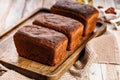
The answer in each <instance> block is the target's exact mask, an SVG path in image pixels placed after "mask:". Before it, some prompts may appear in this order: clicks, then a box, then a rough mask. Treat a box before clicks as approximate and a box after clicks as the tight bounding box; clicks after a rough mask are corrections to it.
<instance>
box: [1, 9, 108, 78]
mask: <svg viewBox="0 0 120 80" xmlns="http://www.w3.org/2000/svg"><path fill="white" fill-rule="evenodd" d="M44 12H49V10H45V9H40V10H39V11H36V12H33V13H35V14H34V15H33V16H32V17H28V18H27V19H25V21H24V20H23V22H21V23H19V25H18V24H16V25H17V26H16V28H14V29H13V30H12V32H10V33H9V34H8V35H7V37H6V38H5V39H4V40H3V42H2V43H0V53H1V54H2V58H0V63H2V64H3V65H4V66H6V67H8V68H10V69H13V70H15V71H17V72H19V73H21V74H23V75H25V76H28V77H30V78H34V79H36V80H58V78H59V77H60V76H61V75H63V73H65V72H66V71H67V70H68V69H69V68H70V67H71V66H72V65H73V64H74V62H75V61H76V60H77V58H78V57H79V55H80V52H81V51H82V49H83V48H84V47H85V44H86V43H87V42H88V41H89V40H90V39H92V38H94V37H96V36H98V35H100V34H102V33H104V32H105V30H106V26H105V25H104V24H103V26H102V27H101V28H100V29H98V30H97V31H96V32H94V33H93V34H90V35H89V36H86V37H84V38H83V39H82V44H81V45H79V46H78V47H77V48H76V49H75V50H73V51H67V53H66V54H67V55H66V56H65V59H64V60H63V61H61V62H60V63H59V64H58V65H55V66H47V65H44V64H41V63H38V62H35V61H32V60H29V59H26V58H23V57H20V56H18V54H17V52H16V48H15V46H14V42H13V35H14V33H15V32H16V31H17V30H18V29H19V28H21V27H22V26H24V25H27V24H32V21H33V20H34V18H35V17H36V16H37V15H38V14H41V13H44ZM33 13H32V14H33ZM30 16H31V15H30ZM6 55H9V56H6Z"/></svg>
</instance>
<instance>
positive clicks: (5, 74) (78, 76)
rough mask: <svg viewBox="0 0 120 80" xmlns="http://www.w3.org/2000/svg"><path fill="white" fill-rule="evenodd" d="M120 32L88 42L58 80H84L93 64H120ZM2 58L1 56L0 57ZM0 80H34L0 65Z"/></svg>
mask: <svg viewBox="0 0 120 80" xmlns="http://www.w3.org/2000/svg"><path fill="white" fill-rule="evenodd" d="M119 35H120V31H109V30H108V31H107V32H106V33H105V34H104V35H102V36H100V37H97V38H94V39H92V40H90V41H89V42H88V43H87V45H86V48H85V52H84V51H83V52H82V54H81V56H80V58H79V60H77V61H76V62H75V64H74V65H73V66H72V67H71V68H70V69H69V70H68V71H67V72H66V73H65V74H63V76H62V77H61V78H60V79H59V80H85V76H86V74H87V71H88V70H89V67H90V65H91V64H92V63H93V62H97V63H112V64H120V49H119V48H120V36H119ZM2 56H3V55H2ZM0 80H34V79H30V78H28V77H25V76H24V75H21V74H19V73H17V72H15V71H13V70H9V69H7V68H5V67H4V66H2V65H0Z"/></svg>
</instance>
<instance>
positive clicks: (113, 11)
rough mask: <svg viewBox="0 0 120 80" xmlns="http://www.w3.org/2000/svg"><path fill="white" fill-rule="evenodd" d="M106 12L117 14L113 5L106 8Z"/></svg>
mask: <svg viewBox="0 0 120 80" xmlns="http://www.w3.org/2000/svg"><path fill="white" fill-rule="evenodd" d="M105 13H106V14H116V12H115V9H114V8H113V7H110V8H108V9H107V10H105Z"/></svg>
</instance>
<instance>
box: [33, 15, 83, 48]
mask: <svg viewBox="0 0 120 80" xmlns="http://www.w3.org/2000/svg"><path fill="white" fill-rule="evenodd" d="M33 24H35V25H39V26H44V27H47V28H50V29H54V30H56V31H59V32H61V33H64V34H65V35H66V36H67V37H68V48H67V50H74V49H75V48H76V47H77V46H78V45H79V44H80V41H81V37H82V34H83V25H82V24H81V23H80V22H79V21H76V20H74V19H71V18H67V17H64V16H60V15H55V14H49V13H46V14H45V13H44V14H40V15H38V16H37V17H36V19H35V20H34V21H33Z"/></svg>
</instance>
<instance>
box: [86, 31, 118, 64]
mask: <svg viewBox="0 0 120 80" xmlns="http://www.w3.org/2000/svg"><path fill="white" fill-rule="evenodd" d="M119 35H120V31H114V30H111V31H109V33H107V34H104V35H102V36H100V37H97V38H95V39H92V40H91V41H89V42H88V44H87V45H86V47H87V48H89V51H88V53H90V54H92V53H94V54H97V58H96V60H94V62H97V63H111V64H120V36H119Z"/></svg>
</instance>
